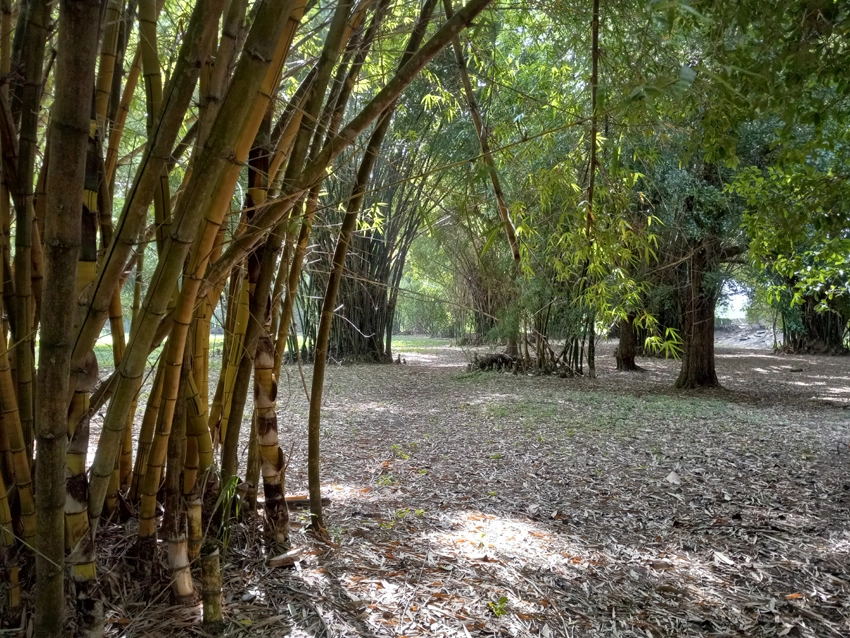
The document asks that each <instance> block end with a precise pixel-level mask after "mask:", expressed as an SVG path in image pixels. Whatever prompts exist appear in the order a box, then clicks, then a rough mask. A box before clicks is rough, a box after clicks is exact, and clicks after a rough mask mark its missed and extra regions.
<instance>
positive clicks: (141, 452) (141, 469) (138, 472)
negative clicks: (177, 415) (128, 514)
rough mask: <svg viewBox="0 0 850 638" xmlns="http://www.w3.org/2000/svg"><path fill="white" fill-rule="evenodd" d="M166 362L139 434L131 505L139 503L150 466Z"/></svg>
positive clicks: (160, 367)
mask: <svg viewBox="0 0 850 638" xmlns="http://www.w3.org/2000/svg"><path fill="white" fill-rule="evenodd" d="M164 373H165V361H164V360H160V362H159V365H158V366H157V369H156V375H155V376H154V381H153V386H152V387H151V393H150V395H149V396H148V402H147V406H146V407H145V414H144V416H143V417H142V428H141V431H140V432H139V447H138V450H137V451H136V464H135V468H134V470H133V478H132V480H131V482H130V494H129V499H130V502H131V503H135V502H137V501H138V499H139V496H140V490H141V484H142V480H143V479H144V477H145V472H146V471H147V466H148V454H149V452H150V447H151V442H152V441H153V433H154V431H155V429H156V421H157V416H158V415H159V406H160V404H161V402H162V381H163V379H164V378H165V377H164Z"/></svg>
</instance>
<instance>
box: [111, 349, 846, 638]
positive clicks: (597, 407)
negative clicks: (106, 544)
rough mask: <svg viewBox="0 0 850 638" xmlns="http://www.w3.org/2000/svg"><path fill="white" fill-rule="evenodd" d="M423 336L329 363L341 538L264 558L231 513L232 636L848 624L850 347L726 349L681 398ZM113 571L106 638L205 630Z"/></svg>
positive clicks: (333, 519) (333, 479)
mask: <svg viewBox="0 0 850 638" xmlns="http://www.w3.org/2000/svg"><path fill="white" fill-rule="evenodd" d="M416 345H417V348H416V350H419V352H416V351H411V352H403V353H402V355H403V356H404V357H405V358H406V360H407V361H408V365H407V366H396V365H393V366H389V365H386V366H346V367H340V368H335V369H332V370H331V371H329V377H328V384H327V400H326V405H325V408H324V410H325V411H324V423H325V425H324V431H323V470H322V471H323V477H324V481H325V485H324V491H325V493H326V494H327V496H329V497H330V499H331V504H330V505H329V506H328V507H327V508H326V519H327V523H328V526H329V528H328V529H329V533H330V535H331V537H332V538H333V540H334V543H333V544H323V543H319V542H317V541H314V540H312V539H311V538H310V537H308V536H307V535H305V534H304V533H303V531H296V532H295V534H294V542H295V545H297V546H300V547H302V548H304V549H305V553H304V555H303V560H301V562H300V563H298V564H297V565H296V568H295V569H280V568H278V569H273V568H268V567H266V566H265V559H264V557H263V556H262V550H261V549H260V547H261V543H260V532H259V531H258V530H257V527H258V525H257V524H256V523H251V524H246V525H243V526H240V527H237V528H235V529H234V532H233V538H232V545H233V547H234V549H233V550H232V552H231V554H230V555H229V557H228V561H227V564H226V566H225V576H224V580H225V588H226V603H225V614H226V616H227V621H228V626H227V629H226V633H227V634H228V635H246V636H247V635H254V636H257V635H259V636H282V635H287V634H289V635H293V636H318V635H327V636H358V635H359V636H376V637H377V636H402V635H403V636H426V635H427V636H470V637H472V636H491V635H505V636H624V637H625V636H642V637H647V636H653V637H658V636H805V637H819V638H822V637H825V636H847V635H850V522H848V518H849V517H848V507H850V472H848V470H850V450H848V442H850V424H848V420H849V419H850V411H847V410H844V409H842V408H843V406H844V405H845V401H846V400H847V399H850V394H848V389H847V380H848V377H850V359H848V358H821V357H785V356H774V355H773V354H770V353H769V352H758V351H743V350H738V351H732V350H729V351H721V352H719V354H718V372H719V375H720V376H721V381H722V383H723V384H724V386H725V388H727V389H717V390H710V391H695V392H688V393H677V392H673V391H672V390H670V388H671V387H672V384H673V380H674V378H675V373H676V371H677V369H678V364H677V363H676V362H671V361H663V360H655V359H652V360H642V361H641V362H640V363H641V365H642V366H643V367H645V368H646V369H647V371H646V372H643V373H617V372H615V371H614V370H613V358H612V357H611V356H610V349H608V348H603V353H602V354H601V355H600V356H601V357H602V358H601V359H600V364H599V370H598V372H599V375H600V378H599V379H597V380H590V379H585V378H577V379H558V378H553V377H529V376H514V375H510V374H504V375H499V374H496V373H482V374H467V373H464V372H463V371H464V369H465V368H464V367H463V366H464V364H465V358H464V354H463V353H461V352H460V351H458V350H456V349H453V348H449V347H445V346H440V347H434V348H423V347H421V346H420V345H419V344H416ZM287 372H288V374H289V378H288V379H287V378H286V377H285V378H283V379H281V381H280V394H279V397H280V405H279V413H280V416H281V432H282V445H283V447H284V449H288V448H289V445H290V442H293V441H294V442H295V443H296V446H295V457H294V459H293V460H292V463H291V465H290V475H289V476H288V477H287V479H288V491H289V492H300V493H303V492H304V491H305V489H306V485H305V482H306V470H305V469H304V465H305V464H304V456H305V447H306V445H305V443H303V438H304V433H305V422H306V400H305V397H304V392H303V390H302V389H301V381H300V379H299V377H298V373H297V370H294V369H292V368H289V369H288V370H287ZM306 373H307V374H309V370H307V371H306ZM293 517H294V519H295V520H296V521H297V520H298V519H299V515H298V513H297V512H293ZM302 518H303V517H302ZM113 529H115V528H113ZM118 538H119V536H118V535H116V540H115V543H116V545H118V544H120V543H121V542H122V541H120V540H118ZM123 542H124V543H126V542H127V541H126V540H124V541H123ZM113 569H114V572H113V576H112V577H113V578H114V579H115V587H118V588H119V589H121V590H122V591H123V592H124V597H123V603H122V604H121V605H120V606H116V607H112V608H110V609H109V613H110V619H111V621H112V624H111V625H110V627H111V631H112V632H113V633H114V635H128V636H141V635H157V636H160V635H198V636H202V635H205V633H204V631H203V629H202V628H201V626H200V607H199V606H196V607H179V608H178V607H171V608H169V607H166V604H165V602H164V601H165V599H166V598H167V593H166V594H163V595H161V596H160V597H159V598H156V597H155V596H154V595H151V594H150V593H149V592H150V591H160V592H162V591H164V590H163V587H162V584H161V583H160V584H159V585H158V589H157V588H153V590H152V589H151V588H150V587H147V586H144V585H143V584H139V583H127V581H126V580H124V579H120V578H119V576H118V575H116V574H118V573H119V572H120V571H121V570H120V568H117V567H115V565H113ZM111 598H112V600H115V597H114V596H113V597H111Z"/></svg>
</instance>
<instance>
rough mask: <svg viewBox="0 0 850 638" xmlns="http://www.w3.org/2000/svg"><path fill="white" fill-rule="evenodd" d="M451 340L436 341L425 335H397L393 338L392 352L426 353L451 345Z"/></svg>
mask: <svg viewBox="0 0 850 638" xmlns="http://www.w3.org/2000/svg"><path fill="white" fill-rule="evenodd" d="M452 344H453V342H452V340H451V339H436V338H432V337H427V336H425V335H399V336H397V337H393V351H394V352H397V353H398V352H400V353H402V356H404V353H405V352H417V353H420V352H427V351H428V350H432V349H433V348H443V347H445V346H450V345H452Z"/></svg>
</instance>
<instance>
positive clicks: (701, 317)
mask: <svg viewBox="0 0 850 638" xmlns="http://www.w3.org/2000/svg"><path fill="white" fill-rule="evenodd" d="M708 252H709V248H708V247H707V246H705V245H700V246H698V247H697V248H696V249H695V250H694V253H693V255H692V257H691V263H690V274H689V278H690V281H689V282H688V289H687V293H686V294H687V299H686V303H685V305H684V309H683V314H682V328H683V329H682V340H683V341H684V346H683V348H684V351H683V353H682V368H681V370H680V371H679V378H678V379H677V380H676V387H677V388H680V389H690V388H699V387H711V386H716V385H718V381H717V373H716V372H715V370H714V308H715V306H716V305H717V293H718V291H717V290H715V289H714V287H713V286H711V285H710V284H709V283H708V282H706V281H705V275H706V270H707V267H708V265H709V259H708Z"/></svg>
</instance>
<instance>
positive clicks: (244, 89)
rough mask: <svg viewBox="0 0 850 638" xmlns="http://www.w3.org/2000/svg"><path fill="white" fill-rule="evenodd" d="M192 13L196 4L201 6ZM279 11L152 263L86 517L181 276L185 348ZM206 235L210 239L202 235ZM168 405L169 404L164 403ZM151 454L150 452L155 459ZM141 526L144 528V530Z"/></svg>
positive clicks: (246, 60)
mask: <svg viewBox="0 0 850 638" xmlns="http://www.w3.org/2000/svg"><path fill="white" fill-rule="evenodd" d="M293 4H294V3H293ZM198 6H199V7H200V6H202V5H200V4H199V5H198ZM289 6H290V7H291V6H292V5H291V4H290V5H289ZM285 9H286V8H285V7H284V8H282V7H281V6H280V5H278V4H277V3H274V4H270V3H263V4H262V5H260V7H259V11H258V14H257V18H256V19H255V21H254V23H253V26H252V29H251V33H250V34H249V35H248V39H247V41H246V45H245V46H246V47H248V48H249V49H248V50H251V51H252V53H253V54H252V55H248V56H242V57H241V58H240V60H239V63H238V65H237V69H236V72H235V74H234V77H233V80H232V82H231V84H230V88H229V90H228V93H227V97H226V98H225V100H224V102H223V104H222V107H221V110H220V112H219V116H218V117H217V118H216V123H215V125H214V126H213V130H212V131H211V133H210V138H209V141H208V142H207V144H206V145H205V146H204V148H203V150H202V151H201V154H200V155H199V157H198V159H197V161H196V163H195V166H194V169H193V178H192V183H191V184H190V185H189V186H188V187H187V190H186V191H185V194H184V196H183V197H181V198H180V201H179V202H178V206H177V209H176V215H175V220H174V223H173V225H172V229H171V232H170V235H169V238H168V241H167V245H166V249H165V251H163V253H162V256H161V258H160V260H159V261H158V263H157V268H156V272H155V274H154V277H153V279H152V284H151V286H150V288H149V289H148V292H147V294H146V296H145V301H144V303H143V305H142V309H141V312H140V315H139V319H138V321H137V324H138V326H139V328H138V331H137V332H135V333H134V338H133V341H132V342H131V343H130V345H129V347H128V349H127V352H126V353H125V358H124V361H123V362H122V364H121V367H120V368H119V376H118V382H117V386H116V390H115V394H114V396H113V399H112V402H111V403H110V406H109V410H108V412H107V415H106V419H105V420H104V427H103V432H102V434H101V439H100V443H99V445H98V453H97V455H96V457H95V461H94V463H93V464H92V489H91V498H90V510H91V511H90V514H91V516H92V517H94V516H96V515H98V514H99V511H100V509H101V507H102V503H103V499H104V498H105V496H106V488H107V487H108V478H109V475H110V473H111V471H112V465H113V463H114V454H115V452H116V448H117V440H120V438H121V437H122V436H123V431H124V427H125V425H126V417H127V414H128V412H129V407H130V402H131V400H132V397H133V395H134V394H135V388H136V382H137V379H138V378H139V377H140V376H141V374H142V373H143V370H144V366H145V363H146V359H147V354H148V352H149V350H150V346H151V345H152V343H153V340H154V338H155V337H156V333H157V329H158V326H159V320H160V318H161V317H163V316H164V315H165V314H166V312H167V311H168V309H167V306H168V303H169V302H170V300H172V299H173V295H174V292H175V289H176V287H177V283H178V281H179V279H180V274H181V272H185V273H186V274H185V275H184V278H183V285H182V287H181V289H180V298H181V299H180V300H179V301H178V305H177V307H176V308H175V310H174V312H173V313H172V322H171V325H172V334H171V337H170V338H169V345H168V346H167V348H166V353H168V352H169V351H170V350H171V348H172V347H174V348H175V350H174V351H173V353H172V355H173V354H182V351H183V349H184V348H185V344H186V336H187V335H186V333H187V330H188V326H189V324H190V323H191V318H192V314H193V308H194V303H195V298H196V297H197V291H198V288H199V287H200V278H202V277H203V276H204V270H205V267H206V263H207V261H208V257H209V254H210V249H211V247H212V242H213V240H214V239H215V236H216V234H217V232H218V226H219V225H220V224H221V221H222V219H223V217H224V214H225V211H222V212H221V213H220V214H218V211H217V212H216V213H212V212H211V211H212V208H211V207H210V206H208V203H209V201H210V199H209V198H208V194H209V193H210V192H211V191H213V190H214V188H215V187H216V186H217V185H220V184H222V183H223V182H224V179H223V178H224V177H225V174H226V173H227V172H229V171H228V167H229V166H235V167H236V173H237V178H238V168H239V164H238V160H239V154H238V153H237V152H236V146H238V145H239V140H240V138H242V137H245V136H246V135H247V133H248V132H250V133H251V135H250V136H249V139H252V138H253V137H254V135H255V132H256V130H257V129H258V127H259V120H260V119H261V118H262V113H263V112H264V111H265V104H263V105H262V106H263V108H262V109H259V110H260V113H259V117H258V118H256V120H257V121H256V122H254V121H253V120H254V119H255V118H253V117H252V111H253V110H254V108H255V104H254V103H255V102H256V101H257V99H263V100H264V101H266V104H267V103H268V102H267V100H268V99H270V93H267V92H265V91H263V90H262V89H263V84H264V79H265V76H266V70H267V69H268V68H269V67H270V66H273V65H271V64H270V61H272V60H274V59H275V57H277V56H276V48H277V47H276V45H278V44H279V43H280V40H281V38H280V35H281V34H282V33H283V32H285V31H286V29H285V27H287V23H288V22H293V23H294V24H293V25H292V29H291V30H292V32H293V33H294V27H295V26H296V25H297V23H298V21H293V20H291V18H292V12H291V10H290V11H287V10H285ZM281 57H283V56H281ZM246 96H250V98H249V99H247V100H246ZM255 96H256V99H255ZM234 123H240V124H241V125H242V126H241V127H238V128H237V127H234ZM231 194H232V187H231ZM229 197H230V195H228V197H227V199H228V200H229ZM213 201H216V200H213ZM205 213H206V214H207V215H208V216H212V219H209V220H205V219H204V217H205ZM207 228H209V231H210V232H207V231H206V229H207ZM193 247H194V248H196V249H195V250H191V259H190V260H189V263H188V265H187V262H186V258H187V256H189V255H190V249H191V248H193ZM175 336H176V338H175ZM172 339H174V340H175V341H178V340H179V341H180V345H179V348H178V347H177V345H175V346H171V342H172ZM172 355H168V356H167V358H166V359H167V361H168V363H169V366H168V367H169V368H170V367H171V363H176V364H177V366H182V357H174V356H172ZM172 374H173V372H172ZM167 387H168V384H165V385H164V388H163V390H164V391H163V406H162V410H163V412H164V413H165V414H166V415H168V419H166V420H165V421H164V423H165V422H168V425H169V428H168V429H166V428H163V429H162V430H160V431H158V432H157V433H155V439H154V444H153V446H152V449H151V454H150V456H149V459H148V466H149V468H150V467H156V466H157V465H159V467H160V468H161V465H162V463H161V461H159V459H158V458H155V457H157V456H158V457H162V456H164V451H165V448H166V445H165V443H166V442H167V440H168V435H169V434H170V421H171V419H172V417H173V413H174V399H173V396H174V395H173V394H171V393H170V392H169V394H170V396H168V395H166V393H165V390H166V388H167ZM166 398H167V399H168V400H169V403H166V402H165V401H166ZM154 451H156V455H155V454H154ZM153 474H154V473H151V472H149V473H148V474H146V476H145V480H144V485H143V489H142V511H141V513H140V518H141V519H142V522H141V523H140V535H144V534H150V531H151V527H152V526H151V523H152V522H153V521H152V515H151V513H150V512H151V510H153V509H155V503H156V501H155V498H156V489H157V486H158V483H159V480H158V479H159V476H153ZM155 474H157V475H159V474H160V472H159V471H158V470H157V471H156V472H155ZM143 525H145V526H146V527H143Z"/></svg>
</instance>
